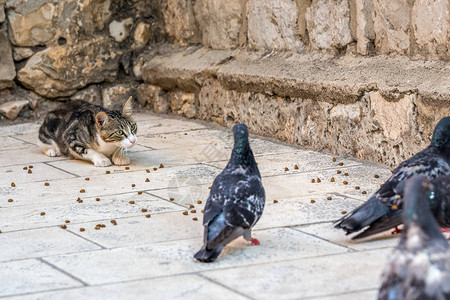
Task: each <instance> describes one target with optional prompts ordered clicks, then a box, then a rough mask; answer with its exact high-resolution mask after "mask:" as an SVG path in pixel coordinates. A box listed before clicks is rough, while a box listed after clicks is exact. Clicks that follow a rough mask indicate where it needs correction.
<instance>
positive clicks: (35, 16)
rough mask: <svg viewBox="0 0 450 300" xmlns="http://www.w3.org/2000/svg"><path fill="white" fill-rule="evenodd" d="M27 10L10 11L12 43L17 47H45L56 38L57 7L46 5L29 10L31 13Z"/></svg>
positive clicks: (50, 4) (9, 23)
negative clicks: (55, 16) (55, 13)
mask: <svg viewBox="0 0 450 300" xmlns="http://www.w3.org/2000/svg"><path fill="white" fill-rule="evenodd" d="M25 2H29V1H25ZM31 2H33V1H31ZM37 2H44V1H37ZM8 3H9V2H8ZM8 3H7V4H8ZM25 8H26V7H25ZM25 8H23V9H16V10H9V11H8V21H9V22H8V25H9V33H10V39H11V42H12V43H13V44H14V45H15V46H22V47H28V46H36V45H43V44H45V43H47V42H49V41H50V40H51V39H52V38H53V37H54V36H55V28H54V27H53V18H54V12H55V8H56V7H55V5H54V4H52V3H45V4H43V5H42V6H40V7H38V8H37V10H31V8H29V9H30V10H31V11H29V10H28V9H25ZM22 12H23V13H22Z"/></svg>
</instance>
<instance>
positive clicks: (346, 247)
mask: <svg viewBox="0 0 450 300" xmlns="http://www.w3.org/2000/svg"><path fill="white" fill-rule="evenodd" d="M291 229H292V230H295V231H299V232H301V233H304V234H306V235H309V236H311V237H314V238H318V239H320V240H322V241H325V242H328V243H330V244H332V245H335V246H339V247H341V248H344V249H347V250H348V252H350V253H353V252H357V251H358V250H357V249H354V248H351V247H349V246H345V245H342V244H339V243H336V242H333V241H330V240H329V239H326V238H323V237H320V236H318V235H315V234H312V233H309V232H306V231H303V230H301V229H300V228H291Z"/></svg>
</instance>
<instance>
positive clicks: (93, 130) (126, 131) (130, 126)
mask: <svg viewBox="0 0 450 300" xmlns="http://www.w3.org/2000/svg"><path fill="white" fill-rule="evenodd" d="M131 113H132V98H131V97H130V98H129V99H128V100H127V101H125V103H124V104H123V106H122V111H121V112H120V111H118V110H107V109H105V108H103V107H101V106H98V105H93V104H90V103H88V102H84V101H73V102H70V103H68V104H66V105H63V106H61V107H59V108H58V109H56V110H54V111H51V112H49V113H48V115H47V116H46V118H45V120H44V123H43V124H42V126H41V127H40V128H39V140H40V141H39V146H40V148H41V150H42V152H44V153H45V154H46V155H48V156H60V155H64V156H67V157H72V158H76V159H82V160H88V161H92V162H93V163H94V165H95V166H96V167H106V166H109V165H111V161H112V163H114V164H115V165H119V166H120V165H127V164H129V163H130V159H129V158H128V157H126V156H125V154H124V149H127V148H130V147H132V146H133V145H134V144H135V143H136V141H137V137H136V131H137V127H136V123H135V122H134V121H133V119H132V118H131Z"/></svg>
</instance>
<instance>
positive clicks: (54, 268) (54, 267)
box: [38, 257, 89, 286]
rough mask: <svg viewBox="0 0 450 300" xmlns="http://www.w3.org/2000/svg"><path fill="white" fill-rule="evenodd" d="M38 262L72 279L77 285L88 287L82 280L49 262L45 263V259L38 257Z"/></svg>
mask: <svg viewBox="0 0 450 300" xmlns="http://www.w3.org/2000/svg"><path fill="white" fill-rule="evenodd" d="M38 260H39V261H41V262H42V263H44V264H46V265H48V266H49V267H51V268H52V269H53V270H55V271H58V272H59V273H62V274H64V275H66V276H68V277H70V278H72V279H73V280H75V281H77V282H78V283H81V285H82V286H89V284H87V283H86V282H84V281H83V280H81V279H80V278H78V277H76V276H75V275H73V274H71V273H70V272H68V271H66V270H64V269H62V268H60V267H58V266H56V265H54V264H52V263H51V262H49V261H47V260H46V259H45V258H43V257H40V258H38Z"/></svg>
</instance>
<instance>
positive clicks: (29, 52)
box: [13, 47, 34, 61]
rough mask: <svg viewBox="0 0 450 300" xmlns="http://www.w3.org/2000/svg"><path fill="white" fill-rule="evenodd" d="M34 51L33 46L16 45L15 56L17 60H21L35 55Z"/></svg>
mask: <svg viewBox="0 0 450 300" xmlns="http://www.w3.org/2000/svg"><path fill="white" fill-rule="evenodd" d="M33 54H34V51H33V49H31V48H24V47H14V49H13V57H14V60H15V61H21V60H24V59H27V58H29V57H31V56H33Z"/></svg>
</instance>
